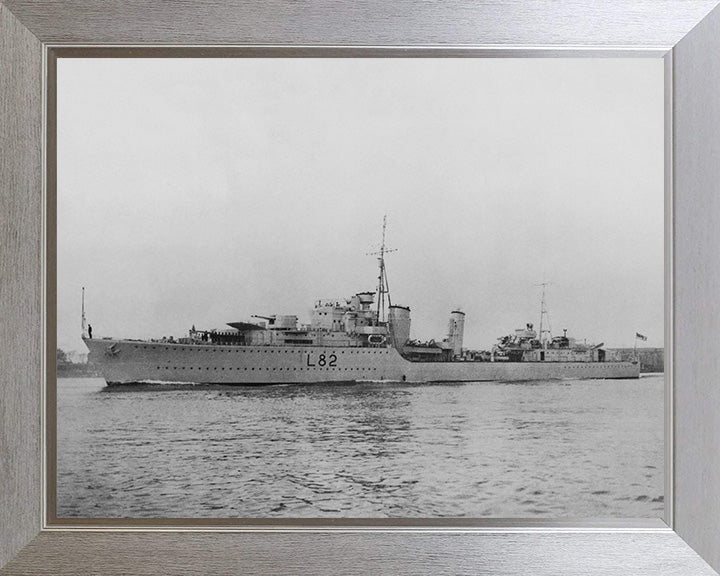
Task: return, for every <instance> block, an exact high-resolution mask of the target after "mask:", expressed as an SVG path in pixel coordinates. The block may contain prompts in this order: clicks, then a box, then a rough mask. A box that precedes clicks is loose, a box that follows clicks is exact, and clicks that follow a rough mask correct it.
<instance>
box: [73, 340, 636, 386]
mask: <svg viewBox="0 0 720 576" xmlns="http://www.w3.org/2000/svg"><path fill="white" fill-rule="evenodd" d="M85 344H86V345H87V347H88V349H89V350H90V354H89V357H88V361H89V362H90V363H91V364H92V365H93V366H94V367H95V368H97V369H98V370H99V371H100V373H101V374H102V375H103V377H104V378H105V381H106V382H107V383H108V384H111V385H112V384H131V383H141V382H187V383H197V384H239V385H253V384H254V385H263V384H292V383H300V384H302V383H307V384H310V383H323V382H327V383H330V382H361V381H389V382H416V383H421V382H482V381H530V380H554V379H566V378H567V379H605V378H614V379H618V378H638V377H639V364H638V363H636V362H461V361H459V362H410V361H408V360H406V359H405V358H403V357H402V356H401V355H400V354H399V353H398V352H397V351H396V350H395V349H394V348H350V347H334V348H333V347H328V346H213V345H204V344H203V345H195V344H176V343H165V342H140V341H133V340H110V339H101V340H90V339H86V340H85Z"/></svg>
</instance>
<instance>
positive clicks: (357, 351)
mask: <svg viewBox="0 0 720 576" xmlns="http://www.w3.org/2000/svg"><path fill="white" fill-rule="evenodd" d="M385 226H386V222H385V221H383V238H382V243H381V245H380V249H379V251H378V252H375V253H373V254H374V255H377V256H378V264H379V275H378V285H377V289H376V290H375V291H374V292H357V293H355V294H354V295H353V296H351V297H349V298H346V299H343V300H318V301H316V302H315V305H314V307H313V309H312V311H311V314H310V323H309V324H299V322H298V317H297V316H294V315H267V316H260V315H258V316H254V317H253V319H252V320H250V321H238V322H229V323H228V328H227V329H222V330H205V329H196V328H195V327H194V326H193V327H192V328H191V329H190V330H189V332H188V335H187V336H185V337H181V338H178V339H174V338H170V339H163V340H160V341H143V340H132V339H113V338H100V339H97V338H95V339H93V338H91V337H90V336H91V335H90V334H88V333H87V332H86V331H85V317H84V308H83V340H84V342H85V344H86V345H87V347H88V349H89V350H90V355H89V361H90V362H91V363H92V364H94V365H95V366H96V368H97V369H99V370H100V372H101V373H102V374H103V376H104V378H105V380H106V381H107V383H108V384H129V383H137V382H188V383H210V384H272V383H314V382H354V381H367V380H373V381H391V382H392V381H395V382H448V381H458V382H462V381H490V380H497V381H511V380H546V379H556V378H574V379H578V378H637V377H639V364H638V363H637V362H623V361H620V360H619V359H616V358H608V355H607V354H606V352H605V351H604V350H603V349H602V344H600V345H597V346H588V345H585V344H582V345H580V344H578V343H577V342H576V341H574V340H572V339H571V338H568V337H567V335H566V333H564V334H563V336H560V337H552V336H548V337H547V338H546V337H543V335H544V334H545V333H546V332H545V331H544V330H542V331H541V332H540V333H539V334H538V333H537V332H535V330H534V328H533V325H532V324H527V325H526V327H525V328H524V329H521V330H517V331H515V333H514V334H511V335H508V336H504V337H502V338H500V339H499V341H498V344H497V345H496V346H494V347H493V348H492V350H490V351H476V350H468V349H466V348H464V347H463V335H464V325H465V313H464V312H462V311H460V310H454V311H453V312H451V314H450V319H449V322H448V331H447V336H446V337H445V338H443V339H442V340H440V341H438V342H435V341H432V340H431V341H429V342H419V341H416V340H411V339H410V326H411V320H410V308H408V307H406V306H400V305H395V304H392V303H391V301H390V292H389V288H388V282H387V271H386V268H385V255H386V254H387V253H388V252H390V250H388V249H387V248H386V246H385ZM544 307H545V303H544V296H543V303H542V309H543V310H544ZM542 318H543V316H542V312H541V321H542ZM547 334H549V331H548V332H547Z"/></svg>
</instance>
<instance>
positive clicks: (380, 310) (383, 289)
mask: <svg viewBox="0 0 720 576" xmlns="http://www.w3.org/2000/svg"><path fill="white" fill-rule="evenodd" d="M386 229H387V214H386V215H385V216H383V226H382V242H381V244H380V250H378V251H377V252H369V253H368V254H369V255H372V256H378V267H379V271H378V287H377V294H378V299H377V321H378V322H384V321H385V298H386V297H387V303H388V307H389V306H391V305H392V303H391V302H390V286H389V285H388V280H387V271H386V270H385V254H388V253H390V252H395V251H396V249H394V248H387V247H386V246H385V232H386Z"/></svg>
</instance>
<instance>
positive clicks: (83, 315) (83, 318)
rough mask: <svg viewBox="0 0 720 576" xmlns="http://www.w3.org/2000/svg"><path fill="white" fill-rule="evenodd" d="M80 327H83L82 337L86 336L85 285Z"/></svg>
mask: <svg viewBox="0 0 720 576" xmlns="http://www.w3.org/2000/svg"><path fill="white" fill-rule="evenodd" d="M80 327H81V328H82V337H83V338H85V334H86V332H85V286H83V287H82V320H81V323H80Z"/></svg>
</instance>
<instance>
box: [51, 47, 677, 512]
mask: <svg viewBox="0 0 720 576" xmlns="http://www.w3.org/2000/svg"><path fill="white" fill-rule="evenodd" d="M663 82H664V76H663V62H662V61H661V60H654V59H647V58H622V59H618V58H598V59H583V58H553V59H542V58H537V59H535V58H530V59H515V58H413V59H406V58H387V59H386V58H358V59H355V58H192V59H175V58H142V59H135V58H118V59H113V58H64V59H60V60H58V63H57V278H56V280H57V386H56V391H57V438H56V442H57V447H56V449H57V516H58V518H191V519H192V518H197V519H202V518H210V519H215V518H230V519H239V520H241V519H257V518H268V519H283V518H284V519H298V518H301V519H302V518H305V519H310V518H338V519H344V518H361V519H362V518H366V519H367V518H593V519H604V518H660V517H662V516H663V512H664V506H665V503H664V481H665V479H664V472H663V470H664V466H665V463H664V424H665V422H664V414H665V412H664V386H665V375H664V366H665V354H664V348H665V338H664V335H665V320H664V319H665V278H666V272H665V262H666V255H665V253H664V238H665V236H664V233H665V209H664V206H665V196H664V178H665V173H664V92H663V90H664V85H663Z"/></svg>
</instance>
